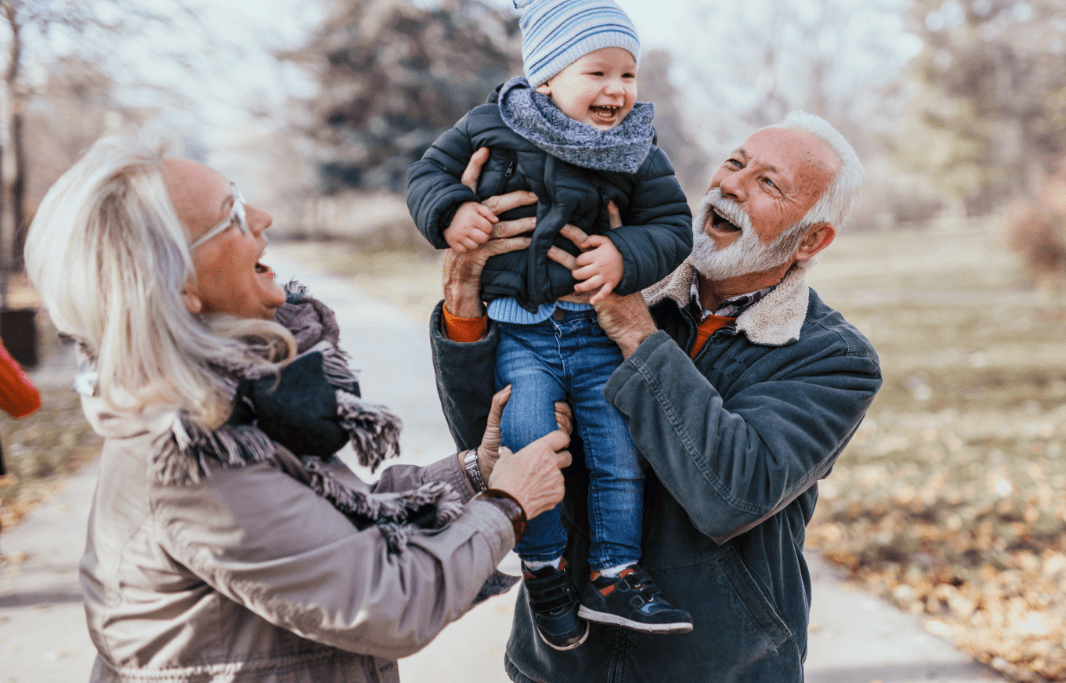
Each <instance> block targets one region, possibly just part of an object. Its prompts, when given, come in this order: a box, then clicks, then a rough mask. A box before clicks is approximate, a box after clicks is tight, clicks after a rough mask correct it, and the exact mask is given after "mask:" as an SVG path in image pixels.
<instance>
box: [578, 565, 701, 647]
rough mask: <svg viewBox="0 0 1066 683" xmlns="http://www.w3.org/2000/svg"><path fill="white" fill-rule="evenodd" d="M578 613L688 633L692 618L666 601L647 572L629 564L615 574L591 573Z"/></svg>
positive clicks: (592, 618)
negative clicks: (615, 575)
mask: <svg viewBox="0 0 1066 683" xmlns="http://www.w3.org/2000/svg"><path fill="white" fill-rule="evenodd" d="M577 614H578V616H580V617H581V618H583V619H587V620H589V621H596V622H599V623H601V624H614V625H616V626H623V627H625V628H628V629H632V630H634V631H642V632H644V633H688V632H689V631H691V630H692V617H691V616H690V615H689V613H688V612H686V611H685V610H683V609H678V608H676V607H674V606H673V605H671V604H670V603H669V602H667V601H666V598H664V597H663V593H662V591H661V590H659V587H658V586H656V585H655V584H654V583H653V582H652V580H651V577H650V576H648V573H647V572H646V571H644V570H643V569H641V568H640V567H639V566H638V565H635V564H634V565H630V566H629V567H626V568H625V569H623V570H622V572H621V574H620V575H619V576H617V577H607V576H600V573H599V572H593V573H592V580H591V581H589V584H588V586H587V587H586V588H585V594H584V595H583V596H582V598H581V609H579V610H578V612H577Z"/></svg>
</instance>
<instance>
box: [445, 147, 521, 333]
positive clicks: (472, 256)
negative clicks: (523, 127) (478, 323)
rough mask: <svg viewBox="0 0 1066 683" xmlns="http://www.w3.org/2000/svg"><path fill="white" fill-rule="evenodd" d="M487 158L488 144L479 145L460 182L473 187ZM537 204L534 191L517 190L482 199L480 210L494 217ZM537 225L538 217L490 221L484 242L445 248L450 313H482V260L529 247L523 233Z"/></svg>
mask: <svg viewBox="0 0 1066 683" xmlns="http://www.w3.org/2000/svg"><path fill="white" fill-rule="evenodd" d="M488 158H489V150H488V148H487V147H482V148H481V149H479V150H478V151H477V152H475V153H474V154H473V156H471V157H470V162H469V163H468V164H467V166H466V169H465V170H464V171H463V175H462V178H461V182H462V183H463V184H464V185H466V186H467V187H469V188H470V189H472V190H475V189H476V188H477V181H478V178H479V177H480V176H481V169H482V167H483V166H484V165H485V162H486V161H488ZM536 203H537V196H536V195H535V194H533V193H532V192H523V191H519V192H509V193H507V194H504V195H499V196H495V197H489V198H488V199H486V200H485V201H483V202H481V205H480V206H481V209H482V210H485V211H487V212H489V213H491V214H492V216H493V217H497V216H499V215H500V214H501V213H506V212H507V211H510V210H511V209H514V208H517V207H519V206H528V205H529V204H536ZM497 220H498V219H497ZM536 224H537V219H536V218H532V217H530V218H521V219H518V220H513V221H499V220H498V222H496V223H494V224H493V226H492V230H491V231H490V232H489V233H488V238H487V240H486V241H485V242H484V243H481V244H478V245H477V246H475V247H473V248H470V249H467V250H466V251H464V252H462V253H459V252H457V251H456V250H454V249H447V250H445V252H444V273H443V275H444V283H443V284H444V306H445V308H447V309H448V312H449V313H451V314H452V315H454V316H456V317H459V318H471V319H476V318H480V317H482V316H483V315H485V307H484V305H483V304H482V303H481V271H482V270H483V269H484V268H485V262H486V261H488V260H489V259H490V258H491V257H493V256H496V255H498V254H505V253H507V252H510V251H518V250H519V249H526V248H528V247H529V243H530V238H529V237H528V236H525V235H524V233H528V232H532V231H533V228H534V227H535V226H536Z"/></svg>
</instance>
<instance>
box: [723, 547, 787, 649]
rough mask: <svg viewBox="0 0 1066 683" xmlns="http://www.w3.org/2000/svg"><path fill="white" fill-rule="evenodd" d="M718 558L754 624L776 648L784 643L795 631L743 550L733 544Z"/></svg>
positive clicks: (727, 578)
mask: <svg viewBox="0 0 1066 683" xmlns="http://www.w3.org/2000/svg"><path fill="white" fill-rule="evenodd" d="M716 559H717V560H718V564H719V567H721V569H722V574H723V575H724V576H725V578H726V580H727V581H728V582H729V585H730V586H731V587H732V589H733V592H734V593H735V594H736V596H737V599H738V600H739V601H740V602H741V603H742V604H743V605H744V607H745V608H746V609H747V610H748V613H749V614H750V615H751V618H752V620H753V621H754V622H755V624H756V625H757V626H758V627H759V629H760V630H761V631H762V632H763V633H765V634H766V637H767V638H769V639H770V642H772V643H773V645H774V648H780V647H781V646H782V645H784V644H785V643H786V642H787V641H788V640H789V638H791V637H792V632H791V631H789V629H788V626H787V625H785V621H784V620H783V619H782V618H781V616H780V615H779V614H778V613H777V608H776V607H775V606H774V603H773V601H772V600H771V599H770V597H769V596H768V595H766V592H765V591H764V590H763V588H762V586H760V585H759V582H758V580H756V578H755V577H754V576H753V575H752V573H751V570H750V569H748V565H746V564H745V563H744V559H743V558H742V557H741V556H740V553H738V552H737V551H736V549H734V548H733V547H726V548H723V549H722V552H720V553H718V557H717V558H716Z"/></svg>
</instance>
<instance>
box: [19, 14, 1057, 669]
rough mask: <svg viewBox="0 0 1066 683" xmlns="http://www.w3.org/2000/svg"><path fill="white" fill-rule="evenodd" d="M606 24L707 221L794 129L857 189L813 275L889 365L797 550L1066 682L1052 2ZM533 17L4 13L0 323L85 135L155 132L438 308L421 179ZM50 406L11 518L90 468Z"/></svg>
mask: <svg viewBox="0 0 1066 683" xmlns="http://www.w3.org/2000/svg"><path fill="white" fill-rule="evenodd" d="M618 2H619V4H621V5H622V7H623V8H625V9H626V10H627V11H628V12H629V13H630V14H631V16H633V18H634V21H635V23H636V24H637V26H638V29H639V30H640V31H641V33H642V39H643V44H644V47H645V50H644V54H643V56H642V59H641V65H640V76H639V88H640V99H642V100H649V101H652V102H654V103H655V105H656V112H657V113H656V118H655V125H656V128H657V131H658V136H659V137H658V143H659V145H660V146H661V147H662V148H663V149H664V150H666V152H667V153H668V154H669V155H670V157H671V159H672V160H673V162H674V165H675V168H676V170H677V174H678V178H679V179H680V181H681V183H682V185H683V187H684V188H685V190H686V192H687V193H688V196H689V199H690V201H691V202H692V203H693V204H695V203H696V202H697V201H698V200H699V198H700V196H701V195H702V194H703V190H704V188H705V185H706V182H707V179H708V178H709V176H710V173H711V172H712V170H713V169H714V168H715V167H716V166H717V164H718V163H719V162H720V160H721V159H723V158H724V155H725V154H726V153H727V152H728V151H729V150H730V149H732V148H733V147H734V146H735V145H736V144H737V143H738V142H739V141H740V140H742V139H743V138H744V137H745V136H746V135H747V134H748V133H750V132H751V131H752V130H753V129H754V128H756V127H758V126H763V125H767V124H770V123H774V122H776V121H780V120H781V119H782V118H783V117H784V116H785V114H787V112H788V111H789V110H791V109H796V108H799V109H805V110H808V111H811V112H814V113H817V114H819V115H821V116H823V117H825V118H827V119H828V120H829V121H830V122H832V123H833V124H834V125H836V126H837V127H838V128H839V129H840V130H841V132H842V133H843V134H844V135H845V136H846V137H847V138H848V139H849V140H850V141H851V142H852V144H854V146H855V147H856V149H857V150H858V152H859V154H860V156H861V157H862V159H863V162H864V165H865V167H866V171H867V182H866V188H865V193H864V197H863V200H862V202H861V204H860V206H859V207H858V209H857V210H856V212H855V215H854V216H853V218H852V220H851V222H850V225H849V226H848V231H846V232H845V233H844V234H843V235H842V236H841V238H840V239H839V240H838V241H837V243H836V244H834V246H833V248H832V249H830V250H828V251H827V252H826V253H825V255H824V258H823V259H822V265H820V266H819V267H818V269H816V270H815V271H813V273H812V277H811V279H812V284H813V285H814V286H815V287H816V288H818V290H819V292H820V293H821V295H822V296H823V297H824V298H825V299H826V300H827V301H829V302H830V303H831V304H832V305H834V306H835V307H838V308H839V309H840V310H841V311H842V312H843V313H844V314H845V315H846V316H847V317H848V319H849V320H850V321H852V322H853V323H854V324H856V326H857V327H859V329H860V330H862V331H863V333H865V334H866V335H867V336H869V337H870V339H871V340H872V341H873V342H874V345H875V347H876V348H877V349H878V351H879V353H880V354H881V360H882V365H883V369H884V375H885V388H884V390H883V391H882V393H881V394H880V395H879V397H878V398H877V400H876V401H875V403H874V405H873V407H872V408H871V410H870V413H869V416H868V420H867V422H866V424H865V425H864V426H863V428H862V429H861V430H860V432H859V433H858V434H857V435H856V437H855V440H854V441H853V443H852V444H851V445H850V446H849V447H848V449H847V450H846V451H845V453H844V454H843V455H842V456H841V458H840V460H839V462H838V464H837V465H836V467H835V469H834V472H833V475H832V476H831V477H830V478H829V479H827V480H826V482H823V484H822V487H823V488H822V501H821V502H820V504H819V508H818V513H817V514H816V516H815V519H814V520H813V522H812V526H811V532H810V543H811V545H812V546H814V547H817V548H818V550H820V551H821V552H823V553H824V554H826V556H827V557H829V558H830V559H832V560H834V561H835V562H837V563H838V564H840V565H842V566H844V567H846V568H847V569H848V571H850V572H851V573H852V576H853V577H854V578H855V579H856V580H857V581H858V582H860V583H861V584H862V585H864V586H865V587H867V588H868V589H869V590H871V591H874V592H877V593H880V594H883V595H885V596H886V597H888V598H889V599H891V600H894V601H895V602H897V603H898V604H899V605H900V606H901V607H902V608H904V609H908V610H911V611H913V612H915V613H919V614H923V615H926V616H927V617H928V618H929V619H930V620H931V621H930V622H929V623H930V628H931V629H932V630H934V631H935V632H937V633H939V634H941V635H944V636H946V637H951V638H954V639H955V641H956V642H957V643H958V644H959V645H960V646H962V647H964V648H966V649H968V650H969V651H971V652H973V653H974V655H975V656H977V657H978V658H980V659H981V660H982V661H985V662H987V663H989V664H992V665H993V666H995V667H996V668H997V669H999V670H1000V671H1002V672H1004V673H1005V674H1007V675H1008V676H1009V677H1010V678H1013V679H1015V680H1019V681H1036V682H1038V683H1039V682H1040V681H1050V680H1054V681H1066V630H1064V629H1066V626H1064V625H1066V597H1064V596H1066V541H1064V540H1063V539H1066V504H1064V503H1063V501H1066V470H1064V468H1063V465H1062V463H1063V453H1066V432H1064V431H1063V424H1064V414H1063V410H1064V408H1063V406H1066V356H1064V351H1063V349H1064V348H1066V347H1064V346H1063V344H1062V339H1063V335H1064V334H1066V287H1064V286H1063V285H1064V284H1066V69H1064V68H1063V65H1064V64H1066V3H1064V2H1063V0H794V1H793V2H781V1H780V0H660V1H659V2H656V3H651V2H647V1H646V0H618ZM517 16H518V15H517V13H516V12H515V11H514V10H513V8H512V7H511V3H510V2H509V0H309V1H308V2H303V3H293V2H291V0H0V19H2V20H0V64H3V66H2V68H3V69H4V70H3V71H2V72H0V73H2V74H3V88H2V89H0V152H2V155H0V176H2V178H0V255H2V256H3V260H2V264H0V266H2V265H3V264H6V265H7V267H0V275H2V279H0V289H3V288H4V283H5V282H6V281H7V276H8V274H10V276H11V292H9V293H7V294H9V295H10V296H5V297H4V301H5V306H8V305H18V306H32V305H33V295H32V292H30V291H29V290H28V289H27V287H26V286H25V278H24V276H22V275H21V274H20V273H19V272H18V268H19V265H18V259H17V258H15V257H16V256H17V254H18V252H19V240H20V234H21V231H22V230H23V229H24V227H25V226H26V225H27V224H28V221H29V220H30V219H31V218H32V216H33V213H34V209H35V207H36V206H37V204H38V203H39V202H40V200H41V198H42V196H43V195H44V192H45V191H46V190H47V188H48V187H49V186H50V185H51V184H52V182H54V180H55V179H56V178H57V177H58V176H59V174H60V173H62V172H63V171H64V170H65V169H66V168H68V167H69V165H70V164H71V162H72V161H73V160H74V159H75V158H76V157H77V155H78V154H79V153H80V152H81V150H83V149H84V148H85V147H86V146H87V145H88V144H90V143H91V142H92V141H93V140H95V139H96V138H97V137H98V136H99V135H101V134H103V133H105V132H109V131H117V130H127V129H131V128H136V127H140V126H147V127H148V128H149V129H150V130H153V131H155V132H156V133H157V134H159V135H161V136H162V137H164V138H167V139H169V140H171V141H172V143H173V147H174V148H175V149H174V151H175V152H176V153H178V154H184V155H186V156H188V157H190V158H193V159H195V160H197V161H204V162H206V163H208V164H210V165H212V166H214V167H215V168H218V169H219V170H220V171H222V172H223V173H225V174H226V175H227V176H229V177H230V178H232V179H233V180H235V181H236V182H237V183H238V184H239V185H240V186H241V188H242V191H243V193H244V194H245V195H246V196H247V197H248V198H249V200H250V201H252V202H254V203H255V204H257V205H259V206H263V207H266V208H268V209H269V210H270V211H271V213H272V214H273V215H274V219H275V220H274V227H273V229H272V233H273V236H274V238H275V239H277V240H278V241H279V242H282V244H281V245H276V244H275V245H272V246H271V250H274V249H277V248H285V249H288V250H289V252H290V254H291V255H292V256H294V257H295V258H297V259H299V260H301V261H303V262H305V263H308V264H316V265H318V266H319V267H322V268H323V269H326V270H330V271H333V272H336V273H342V274H345V276H348V277H352V278H353V279H354V281H355V283H356V284H357V285H358V286H359V287H362V288H364V289H366V290H367V291H368V292H369V293H371V294H372V295H373V296H376V297H379V298H382V299H385V300H387V301H389V302H391V303H395V304H397V305H399V306H401V307H405V308H406V309H407V310H409V311H411V312H413V313H414V314H416V315H422V316H428V311H429V310H430V308H431V306H432V305H433V304H434V303H435V302H436V301H437V300H438V298H439V284H438V283H439V281H440V280H439V274H440V273H439V253H435V252H433V250H432V249H431V248H430V247H429V246H428V245H427V244H426V242H425V240H424V239H423V238H421V236H420V235H418V233H417V231H416V230H415V229H414V226H413V223H412V222H411V219H410V217H409V216H408V213H407V208H406V204H405V201H404V198H403V190H404V176H405V173H406V169H407V167H408V166H409V165H410V163H411V162H412V161H414V160H415V159H417V158H419V157H420V156H421V154H422V153H423V152H424V150H425V149H426V148H427V147H428V146H429V145H430V144H432V142H433V140H434V139H436V137H437V136H439V135H440V134H441V133H442V132H444V131H445V130H446V129H447V128H449V127H450V126H451V125H453V124H454V122H455V121H456V120H457V119H458V118H459V117H460V116H461V115H462V114H463V113H465V112H466V111H467V110H468V109H470V108H471V107H473V106H475V105H477V104H479V103H481V102H483V101H484V100H485V98H486V96H487V95H488V94H489V93H490V92H491V91H492V90H493V89H494V88H495V87H496V86H498V85H499V84H500V83H502V82H503V81H505V80H506V79H507V78H509V77H511V76H513V75H518V74H519V73H521V57H520V45H521V37H520V34H519V31H518V20H517ZM664 27H665V28H664ZM286 240H287V241H288V245H287V246H286V245H285V241H286ZM297 241H299V243H297ZM41 321H42V322H41V329H42V330H43V329H47V324H46V321H44V318H43V315H42V316H41ZM2 332H3V331H2V330H0V333H2ZM5 338H6V334H5ZM52 345H53V346H55V344H52ZM64 395H65V396H66V397H67V398H63V397H62V396H60V395H59V393H58V392H50V393H49V394H48V397H49V398H48V399H47V401H48V404H49V406H50V407H49V409H48V410H42V412H41V414H40V416H35V417H34V418H31V419H30V420H29V421H23V422H20V423H14V422H11V421H8V422H4V420H3V419H2V418H0V427H2V428H3V429H4V430H6V432H7V435H6V436H5V437H4V441H5V445H7V446H9V448H8V450H7V453H9V454H10V456H11V457H12V458H14V459H17V461H16V462H14V463H9V465H11V469H12V471H13V472H14V473H15V475H14V476H13V477H8V478H7V480H6V481H4V480H0V499H2V500H0V507H2V509H0V516H3V518H4V522H5V523H12V522H14V521H15V520H17V518H18V517H19V516H20V515H21V514H23V512H24V511H25V510H27V509H29V507H31V506H32V504H33V503H34V502H35V501H36V500H38V499H39V498H40V497H41V496H42V495H45V494H46V492H47V491H48V490H50V487H51V485H52V484H51V483H50V482H52V481H53V478H54V477H57V476H61V475H62V474H63V473H64V472H67V471H69V470H70V469H71V468H72V467H74V466H76V465H77V464H79V463H81V462H83V461H84V459H85V458H87V457H91V453H92V452H93V451H94V450H95V448H96V443H95V442H94V441H93V439H92V437H91V436H90V435H89V433H88V432H87V431H86V429H85V426H84V422H83V421H81V418H80V415H79V414H78V411H77V407H76V405H75V402H74V401H73V400H70V396H69V395H67V394H64ZM53 436H55V437H56V438H57V439H58V441H57V440H56V439H53V438H52V437H53ZM49 439H52V440H51V441H50V440H49Z"/></svg>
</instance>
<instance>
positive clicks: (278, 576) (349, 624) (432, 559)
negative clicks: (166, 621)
mask: <svg viewBox="0 0 1066 683" xmlns="http://www.w3.org/2000/svg"><path fill="white" fill-rule="evenodd" d="M152 502H153V508H154V512H155V514H154V515H153V519H155V520H156V522H155V523H156V525H157V527H156V536H157V538H158V539H159V542H160V545H161V546H162V548H163V549H164V550H165V551H166V552H167V554H168V555H170V557H171V558H172V559H173V560H174V561H175V562H178V563H180V564H182V565H183V566H185V567H186V568H188V570H189V571H191V572H192V573H193V574H195V575H196V576H197V577H199V578H200V579H201V580H203V581H204V582H206V583H207V584H208V585H210V586H211V587H212V588H214V589H215V590H217V591H218V592H219V593H220V594H222V595H224V596H225V597H227V598H228V599H230V600H233V601H234V602H236V603H238V604H240V605H243V606H244V607H246V608H247V609H249V610H251V611H252V612H254V613H256V614H257V615H259V616H260V617H262V618H263V619H265V620H266V621H268V622H270V623H271V624H273V625H275V626H277V627H280V628H283V629H286V630H288V631H291V632H293V633H295V634H297V635H299V636H300V637H302V638H306V639H308V640H313V641H315V642H319V643H323V644H326V645H330V646H332V647H337V648H340V649H343V650H348V651H351V652H357V653H360V654H366V655H373V656H378V657H385V658H389V659H397V658H400V657H404V656H406V655H410V654H412V653H414V652H417V651H418V650H419V649H421V648H422V647H424V646H425V645H426V644H428V643H429V642H430V641H431V640H433V638H434V637H435V636H436V635H437V633H439V632H440V630H441V629H442V628H444V627H445V626H446V625H447V624H449V623H451V622H452V621H454V620H456V619H457V618H459V617H460V616H462V615H463V614H464V613H465V612H466V611H467V610H468V609H469V608H470V606H471V603H472V602H473V600H474V598H475V596H476V595H477V593H478V590H479V589H480V588H481V586H482V584H483V583H484V582H485V580H486V579H487V578H488V577H489V575H490V574H492V572H493V569H494V568H495V566H496V565H497V564H498V563H499V561H500V560H502V559H503V557H504V555H505V554H506V553H507V551H508V550H510V549H511V547H513V545H514V532H513V530H512V528H511V525H510V522H509V521H508V519H507V517H506V515H504V514H503V513H502V512H500V511H499V510H498V509H497V508H495V507H494V506H493V505H492V504H490V503H486V502H483V501H473V502H471V503H470V504H468V505H467V506H466V508H465V510H464V511H463V513H462V515H461V516H460V517H459V518H458V519H457V520H455V521H454V522H452V523H451V524H449V525H448V526H447V527H445V528H443V529H438V530H429V531H423V530H418V531H415V532H413V533H411V535H410V538H409V541H408V544H407V547H406V548H405V550H404V551H403V553H402V554H399V555H393V554H389V552H388V550H387V546H386V542H385V537H384V536H383V535H382V534H381V533H380V532H379V531H378V530H377V529H376V528H374V527H370V528H367V529H364V530H362V531H360V530H358V529H356V528H355V527H354V526H353V525H352V524H351V523H350V522H349V521H348V519H347V518H346V517H344V516H343V515H342V514H341V513H340V512H338V511H337V510H336V509H335V508H334V507H333V506H332V505H331V504H330V503H329V502H328V501H326V500H325V499H323V498H320V497H318V496H317V495H315V493H314V492H313V491H312V490H311V489H310V488H308V487H307V486H305V485H304V484H302V483H301V482H299V481H297V480H296V479H294V478H293V477H291V476H289V475H287V474H285V473H284V472H282V471H280V470H278V469H276V468H275V467H274V466H272V465H270V464H268V463H259V464H255V465H250V466H247V467H242V468H234V469H217V470H215V471H213V472H212V474H211V477H210V478H206V479H203V480H202V481H201V482H199V483H196V484H190V485H185V486H162V485H156V486H154V488H153V491H152Z"/></svg>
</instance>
